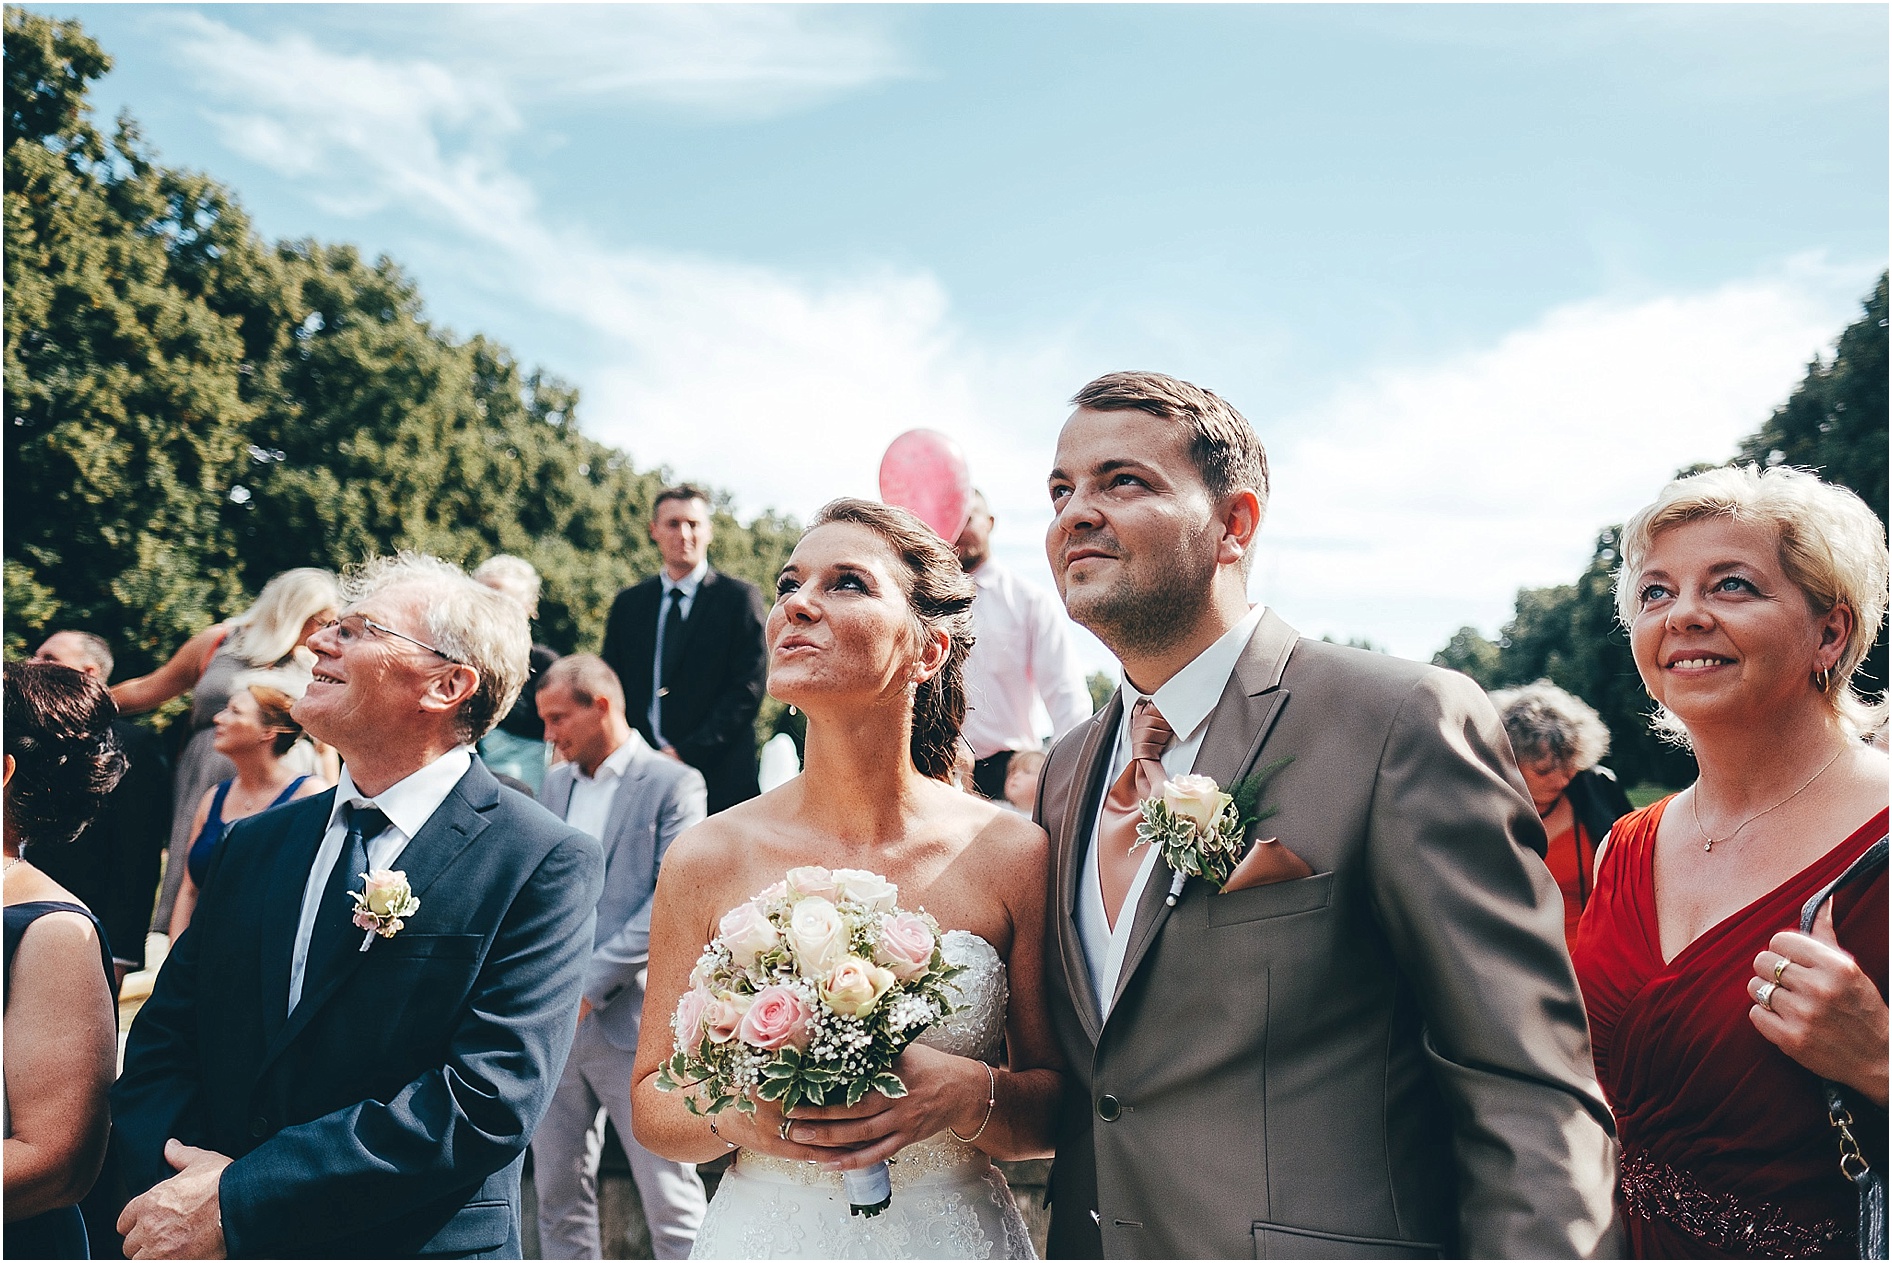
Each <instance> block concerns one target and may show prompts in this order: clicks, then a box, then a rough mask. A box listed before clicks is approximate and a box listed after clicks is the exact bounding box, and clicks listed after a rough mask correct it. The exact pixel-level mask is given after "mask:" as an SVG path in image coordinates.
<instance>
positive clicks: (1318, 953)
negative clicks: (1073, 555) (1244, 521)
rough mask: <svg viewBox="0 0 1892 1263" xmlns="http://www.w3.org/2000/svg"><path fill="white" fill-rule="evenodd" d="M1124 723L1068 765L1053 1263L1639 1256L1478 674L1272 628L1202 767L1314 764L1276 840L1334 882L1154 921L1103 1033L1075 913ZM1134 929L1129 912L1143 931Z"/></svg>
mask: <svg viewBox="0 0 1892 1263" xmlns="http://www.w3.org/2000/svg"><path fill="white" fill-rule="evenodd" d="M1121 715H1122V703H1121V695H1119V700H1117V701H1113V702H1112V703H1111V704H1110V705H1109V706H1106V707H1105V708H1104V710H1103V711H1102V712H1101V713H1099V714H1098V715H1097V716H1095V717H1094V718H1093V719H1092V720H1091V722H1090V723H1089V724H1088V725H1085V726H1083V727H1080V728H1078V729H1076V730H1074V731H1073V732H1071V733H1070V734H1069V735H1067V736H1066V737H1065V739H1064V740H1063V741H1062V742H1060V743H1059V745H1058V746H1057V747H1056V749H1054V750H1053V751H1052V754H1051V757H1050V760H1049V762H1048V763H1047V764H1046V767H1045V773H1044V778H1043V780H1042V782H1041V787H1040V792H1039V802H1038V819H1039V822H1040V823H1041V824H1042V825H1043V826H1044V827H1045V829H1046V831H1047V832H1048V833H1049V834H1050V836H1051V839H1052V843H1053V848H1054V865H1055V870H1054V873H1053V880H1052V882H1051V893H1050V898H1051V900H1052V905H1053V906H1052V907H1051V909H1050V917H1049V920H1048V924H1049V925H1050V926H1051V933H1053V934H1054V935H1055V936H1056V941H1055V943H1053V944H1051V945H1050V947H1049V949H1048V950H1047V953H1046V961H1047V965H1046V969H1047V975H1048V992H1049V999H1050V1005H1051V1011H1052V1020H1053V1022H1054V1024H1055V1026H1056V1028H1057V1032H1058V1037H1059V1041H1060V1043H1061V1045H1062V1047H1063V1051H1064V1056H1065V1059H1066V1062H1067V1064H1068V1066H1069V1073H1070V1079H1069V1085H1068V1087H1067V1091H1066V1096H1065V1101H1064V1106H1063V1109H1062V1111H1061V1115H1060V1118H1059V1127H1058V1138H1057V1160H1056V1163H1055V1166H1054V1168H1053V1172H1052V1177H1051V1196H1052V1227H1051V1253H1052V1255H1053V1256H1054V1257H1104V1258H1134V1257H1158V1258H1162V1257H1168V1258H1247V1257H1254V1258H1424V1257H1430V1256H1437V1255H1444V1256H1446V1257H1452V1256H1474V1257H1475V1256H1509V1257H1550V1258H1568V1257H1584V1256H1595V1255H1599V1254H1603V1255H1608V1254H1613V1253H1615V1252H1616V1251H1617V1250H1618V1249H1619V1248H1620V1241H1619V1238H1618V1236H1617V1232H1616V1228H1615V1225H1614V1212H1613V1209H1612V1190H1613V1186H1614V1183H1615V1172H1616V1165H1615V1142H1614V1139H1613V1127H1612V1124H1611V1121H1610V1115H1609V1111H1608V1109H1607V1107H1606V1106H1605V1104H1604V1101H1603V1097H1602V1093H1601V1092H1600V1091H1599V1090H1598V1088H1597V1085H1596V1078H1595V1072H1594V1070H1593V1068H1592V1065H1591V1060H1590V1041H1589V1033H1588V1027H1587V1025H1586V1023H1585V1020H1584V1013H1583V1005H1582V1001H1581V998H1580V996H1579V994H1578V991H1577V983H1576V978H1575V976H1574V975H1573V974H1572V972H1571V967H1570V958H1569V955H1568V953H1567V952H1566V950H1565V947H1564V934H1563V906H1562V901H1561V898H1560V896H1559V893H1558V890H1557V887H1556V884H1555V883H1554V882H1553V881H1552V879H1551V877H1550V874H1549V872H1548V871H1547V870H1546V868H1545V866H1544V862H1543V860H1542V858H1541V853H1542V847H1543V830H1542V828H1541V826H1540V825H1539V823H1538V821H1537V818H1536V814H1535V813H1534V812H1533V810H1532V808H1531V804H1530V800H1529V799H1528V798H1527V797H1526V796H1525V794H1524V791H1523V783H1522V781H1521V780H1520V779H1519V778H1518V774H1517V771H1516V769H1515V766H1514V765H1513V763H1512V759H1511V754H1510V746H1509V743H1508V742H1507V741H1506V739H1505V735H1504V731H1503V729H1502V727H1501V726H1500V724H1499V722H1498V718H1497V715H1496V714H1495V713H1494V711H1493V710H1492V708H1491V705H1490V704H1489V702H1487V701H1486V699H1485V696H1484V694H1483V693H1482V692H1481V691H1480V690H1479V689H1478V687H1477V686H1476V685H1475V684H1473V683H1472V682H1471V681H1470V680H1468V679H1466V678H1465V677H1463V676H1460V675H1456V674H1453V673H1451V672H1447V671H1442V670H1439V669H1437V668H1434V667H1428V666H1422V665H1419V664H1417V663H1412V662H1405V661H1401V660H1399V659H1396V658H1390V657H1387V656H1385V655H1382V654H1375V653H1366V652H1362V651H1359V650H1354V649H1347V648H1343V647H1340V646H1336V645H1330V644H1325V643H1321V642H1318V641H1310V640H1304V639H1302V638H1301V637H1300V636H1299V635H1298V634H1297V633H1296V632H1295V631H1294V630H1293V629H1292V628H1290V627H1289V626H1288V625H1287V624H1286V623H1284V622H1282V621H1281V620H1280V619H1279V618H1277V617H1275V615H1274V614H1273V612H1272V611H1269V612H1267V613H1265V614H1264V616H1263V617H1262V620H1261V622H1260V623H1259V624H1258V625H1257V627H1256V629H1255V632H1254V634H1253V635H1252V637H1251V638H1250V640H1249V642H1248V645H1247V648H1246V649H1245V651H1244V652H1243V654H1242V656H1241V658H1240V660H1239V662H1238V663H1237V665H1236V667H1235V670H1234V672H1233V674H1232V675H1231V677H1230V680H1229V683H1228V686H1227V688H1226V690H1225V691H1224V693H1223V694H1222V699H1221V701H1220V703H1219V704H1218V705H1217V708H1216V710H1215V711H1214V713H1213V714H1212V715H1211V717H1210V718H1209V720H1208V728H1207V730H1206V733H1205V736H1204V738H1203V741H1202V745H1201V749H1200V752H1199V753H1198V755H1197V757H1196V762H1195V768H1194V770H1195V771H1196V772H1198V773H1203V774H1207V775H1210V776H1213V777H1214V778H1215V779H1216V780H1217V781H1218V782H1219V783H1220V784H1222V785H1223V786H1224V787H1225V788H1226V787H1227V786H1229V785H1230V784H1232V783H1233V782H1235V781H1236V780H1238V779H1239V778H1240V777H1241V776H1242V775H1244V774H1245V773H1246V772H1248V771H1249V770H1250V769H1252V768H1255V767H1259V766H1264V765H1266V764H1269V763H1271V762H1274V761H1275V760H1277V759H1281V758H1283V757H1286V756H1292V757H1293V761H1292V762H1291V763H1289V764H1288V765H1287V766H1286V767H1284V768H1283V769H1282V770H1281V771H1279V772H1278V773H1277V774H1276V775H1275V776H1274V778H1273V780H1272V781H1271V783H1270V785H1269V789H1268V792H1267V794H1266V795H1265V797H1264V798H1263V800H1262V804H1263V806H1264V807H1270V806H1271V807H1275V808H1278V811H1277V812H1276V814H1274V815H1273V816H1271V817H1270V818H1268V819H1266V820H1265V821H1263V822H1262V824H1261V825H1260V826H1259V828H1258V829H1257V830H1256V832H1257V833H1259V835H1260V836H1262V837H1274V838H1279V839H1280V842H1281V844H1283V845H1285V846H1287V847H1289V848H1291V849H1292V850H1293V851H1294V852H1296V853H1297V854H1298V855H1300V856H1301V858H1302V859H1304V860H1306V861H1307V863H1308V864H1309V865H1310V866H1312V868H1313V870H1314V875H1313V876H1311V877H1306V878H1302V879H1298V880H1289V881H1283V882H1278V883H1275V884H1272V885H1262V886H1255V887H1251V888H1249V889H1245V890H1237V891H1231V892H1228V893H1219V892H1217V891H1215V890H1213V889H1211V888H1210V887H1209V886H1208V885H1207V884H1206V883H1204V882H1202V881H1201V880H1195V881H1191V882H1190V883H1189V884H1188V886H1187V887H1186V888H1185V889H1184V891H1183V894H1182V896H1181V898H1180V900H1179V901H1178V903H1177V905H1176V906H1175V907H1174V908H1170V907H1168V906H1167V905H1166V903H1165V899H1164V896H1165V895H1166V894H1167V893H1168V889H1169V878H1170V873H1169V871H1168V869H1166V868H1165V867H1164V866H1163V865H1162V864H1160V863H1159V864H1157V865H1156V866H1155V868H1154V870H1153V872H1152V875H1151V878H1150V880H1149V883H1148V884H1147V886H1145V887H1144V888H1143V890H1142V891H1141V894H1140V896H1139V895H1137V894H1134V893H1133V895H1132V898H1133V899H1135V900H1136V907H1135V921H1134V922H1133V924H1132V930H1131V933H1130V937H1129V940H1128V947H1127V950H1126V954H1125V957H1124V963H1123V970H1122V973H1121V974H1120V976H1119V980H1118V985H1117V995H1116V998H1115V1003H1114V1005H1113V1006H1112V1007H1111V1008H1110V1010H1109V1014H1108V1017H1107V1019H1105V1020H1102V1021H1100V1019H1099V1017H1098V1006H1097V1004H1096V999H1095V997H1094V996H1093V995H1092V993H1091V987H1092V984H1091V975H1090V971H1089V970H1088V969H1087V967H1086V963H1085V962H1086V957H1085V949H1084V945H1083V944H1082V942H1081V941H1080V939H1079V935H1078V928H1077V923H1076V920H1075V915H1074V909H1075V907H1076V903H1077V896H1078V889H1079V875H1080V874H1079V866H1080V865H1081V864H1082V863H1084V862H1085V860H1086V857H1087V856H1088V855H1089V853H1090V836H1091V831H1092V823H1093V821H1094V820H1095V818H1096V813H1097V805H1098V801H1099V799H1100V797H1101V795H1102V793H1103V791H1104V789H1105V785H1104V778H1105V776H1106V774H1107V769H1108V766H1109V763H1110V756H1111V749H1112V744H1113V742H1114V741H1115V739H1116V734H1117V731H1118V723H1119V720H1120V718H1121ZM1129 914H1130V912H1129V908H1128V907H1127V906H1126V910H1125V915H1129Z"/></svg>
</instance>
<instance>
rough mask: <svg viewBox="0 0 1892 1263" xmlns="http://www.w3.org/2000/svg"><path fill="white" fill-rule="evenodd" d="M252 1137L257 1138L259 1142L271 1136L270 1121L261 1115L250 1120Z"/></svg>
mask: <svg viewBox="0 0 1892 1263" xmlns="http://www.w3.org/2000/svg"><path fill="white" fill-rule="evenodd" d="M250 1135H252V1136H254V1137H256V1138H257V1139H258V1140H261V1139H262V1138H263V1137H265V1136H267V1135H269V1120H268V1119H267V1118H264V1117H263V1116H262V1115H261V1114H258V1115H257V1116H256V1117H255V1118H252V1119H251V1120H250Z"/></svg>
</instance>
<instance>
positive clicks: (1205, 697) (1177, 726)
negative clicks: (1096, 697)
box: [1123, 605, 1267, 741]
mask: <svg viewBox="0 0 1892 1263" xmlns="http://www.w3.org/2000/svg"><path fill="white" fill-rule="evenodd" d="M1266 609H1267V607H1266V606H1262V605H1257V606H1255V607H1253V608H1252V609H1250V610H1249V611H1248V616H1247V617H1246V618H1244V619H1242V621H1241V622H1239V623H1237V624H1235V626H1233V627H1231V628H1229V629H1228V630H1227V631H1225V632H1223V633H1222V635H1221V636H1220V637H1219V638H1218V639H1217V640H1216V642H1215V643H1214V644H1212V645H1210V646H1209V647H1208V648H1207V649H1204V650H1203V651H1202V652H1201V653H1199V654H1197V655H1196V656H1195V657H1194V658H1193V659H1191V660H1190V662H1189V665H1188V666H1186V667H1184V668H1183V669H1182V670H1180V671H1178V672H1177V673H1176V674H1175V675H1172V676H1170V677H1169V680H1168V681H1167V682H1166V683H1165V684H1164V685H1163V686H1162V687H1161V688H1159V689H1157V690H1156V692H1155V693H1153V694H1152V693H1144V692H1141V691H1140V690H1138V688H1137V686H1136V685H1134V684H1132V683H1130V678H1129V677H1128V676H1125V677H1124V681H1123V714H1124V722H1126V723H1128V722H1129V718H1130V710H1131V708H1132V707H1133V706H1135V705H1136V704H1137V702H1138V701H1140V700H1142V699H1143V698H1145V697H1148V698H1149V699H1150V700H1151V701H1152V702H1154V703H1155V704H1156V709H1157V710H1158V711H1160V712H1161V713H1162V716H1163V720H1164V722H1166V723H1167V724H1169V727H1170V730H1171V731H1172V732H1174V733H1175V734H1176V740H1177V741H1187V740H1189V739H1190V738H1191V737H1193V736H1194V735H1195V732H1196V729H1198V728H1200V727H1201V726H1202V725H1203V724H1204V723H1205V722H1206V721H1207V720H1208V718H1209V715H1210V713H1211V712H1212V711H1214V710H1215V707H1216V703H1218V702H1220V701H1221V700H1222V694H1223V692H1224V691H1225V690H1226V689H1227V688H1228V678H1229V676H1230V675H1231V674H1233V673H1234V671H1235V663H1236V662H1237V661H1238V660H1240V658H1241V656H1242V650H1243V649H1244V648H1246V647H1247V645H1248V638H1249V637H1250V636H1252V635H1254V634H1255V626H1256V624H1258V623H1260V622H1261V616H1262V614H1263V613H1264V612H1265V611H1266Z"/></svg>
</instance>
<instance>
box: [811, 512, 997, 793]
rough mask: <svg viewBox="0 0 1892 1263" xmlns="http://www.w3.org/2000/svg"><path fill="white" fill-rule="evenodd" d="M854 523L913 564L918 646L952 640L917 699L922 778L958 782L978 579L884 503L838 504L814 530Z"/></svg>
mask: <svg viewBox="0 0 1892 1263" xmlns="http://www.w3.org/2000/svg"><path fill="white" fill-rule="evenodd" d="M831 522H847V523H851V524H853V525H855V526H864V527H866V528H867V529H868V530H870V531H872V532H873V533H874V534H876V535H878V536H880V537H881V538H882V539H883V540H885V541H887V546H888V547H889V548H891V549H893V552H894V555H895V556H896V557H898V558H900V560H901V561H902V562H904V563H905V564H906V568H907V575H908V578H909V582H908V583H907V608H908V609H909V610H910V611H912V614H913V623H914V631H915V633H916V638H918V639H924V638H925V636H926V635H927V633H929V632H933V631H943V632H945V633H946V641H947V644H946V661H945V662H944V663H942V664H941V666H940V669H939V670H938V671H936V672H934V674H933V676H932V678H931V679H928V680H924V681H922V682H921V683H920V686H919V687H918V688H917V689H916V690H915V691H914V695H913V741H912V751H913V766H914V767H916V768H918V769H919V770H920V772H921V774H922V775H924V776H930V777H932V778H933V779H935V780H942V781H943V780H945V779H946V778H947V777H949V776H951V775H952V770H953V749H954V747H955V746H956V745H958V743H959V727H960V725H961V724H963V723H964V722H965V721H966V655H967V654H968V653H969V652H971V650H972V594H973V586H972V576H971V575H969V574H967V573H966V572H965V570H963V569H962V568H961V567H960V565H959V557H958V555H957V554H955V553H954V552H953V549H952V545H951V544H949V543H948V542H947V541H945V540H943V539H941V538H940V537H939V535H938V534H937V533H935V532H934V530H933V528H932V527H930V526H928V525H927V524H926V523H924V522H922V521H920V519H919V518H917V517H915V516H913V514H911V513H909V512H907V511H906V510H905V509H902V508H897V507H895V506H894V505H891V504H882V503H880V502H879V501H878V500H853V499H842V500H831V501H829V502H828V503H827V504H825V505H823V506H822V508H821V511H820V512H818V513H816V514H815V516H814V520H813V521H811V522H809V523H808V529H809V530H811V531H812V530H814V529H815V528H816V527H817V526H827V525H828V524H829V523H831Z"/></svg>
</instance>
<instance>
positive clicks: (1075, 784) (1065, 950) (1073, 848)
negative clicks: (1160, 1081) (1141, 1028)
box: [1055, 692, 1123, 1044]
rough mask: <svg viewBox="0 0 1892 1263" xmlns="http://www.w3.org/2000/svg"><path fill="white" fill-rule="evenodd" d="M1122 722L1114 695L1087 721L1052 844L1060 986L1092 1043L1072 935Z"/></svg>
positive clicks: (1086, 968) (1091, 1010)
mask: <svg viewBox="0 0 1892 1263" xmlns="http://www.w3.org/2000/svg"><path fill="white" fill-rule="evenodd" d="M1122 721H1123V694H1122V693H1121V692H1118V693H1116V694H1113V695H1112V696H1111V699H1110V704H1109V705H1107V706H1105V707H1104V709H1103V712H1102V713H1101V714H1099V715H1098V716H1097V717H1096V718H1094V719H1093V720H1091V724H1090V729H1089V731H1088V732H1086V733H1085V734H1084V744H1083V747H1082V748H1081V749H1080V750H1079V752H1078V756H1077V765H1076V770H1075V776H1074V777H1073V779H1072V781H1071V790H1070V798H1069V800H1068V801H1067V803H1066V806H1065V810H1064V816H1063V819H1062V820H1061V821H1060V822H1059V825H1058V836H1057V838H1056V839H1055V841H1056V843H1057V848H1056V852H1055V853H1056V855H1057V857H1058V871H1057V874H1056V876H1057V883H1058V884H1057V891H1058V915H1057V917H1056V918H1055V920H1056V922H1057V927H1058V955H1059V957H1060V958H1061V959H1062V961H1063V963H1064V977H1065V985H1066V986H1067V987H1068V988H1069V989H1070V992H1071V999H1072V1002H1073V1004H1074V1005H1075V1007H1076V1009H1077V1016H1078V1019H1079V1021H1081V1022H1082V1023H1083V1024H1084V1031H1085V1033H1086V1034H1087V1035H1089V1036H1090V1039H1091V1042H1092V1043H1093V1044H1094V1043H1096V1042H1097V1036H1098V1035H1099V1033H1101V1031H1102V1029H1103V1026H1102V1023H1101V1022H1099V1021H1098V1018H1097V996H1096V994H1095V992H1094V991H1093V990H1092V987H1091V971H1090V965H1089V963H1088V961H1087V959H1086V957H1085V955H1084V944H1083V943H1082V942H1081V941H1080V940H1079V939H1078V935H1077V892H1078V886H1079V882H1080V879H1081V878H1082V876H1083V868H1084V859H1085V856H1086V855H1087V854H1088V853H1089V851H1090V836H1091V822H1092V821H1093V820H1095V819H1096V818H1097V808H1098V805H1099V804H1100V803H1101V802H1102V801H1103V797H1104V795H1103V777H1104V773H1105V772H1106V771H1107V770H1108V769H1109V766H1110V752H1111V747H1112V746H1113V745H1114V744H1115V743H1116V735H1117V728H1118V726H1119V725H1120V724H1121V723H1122Z"/></svg>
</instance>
